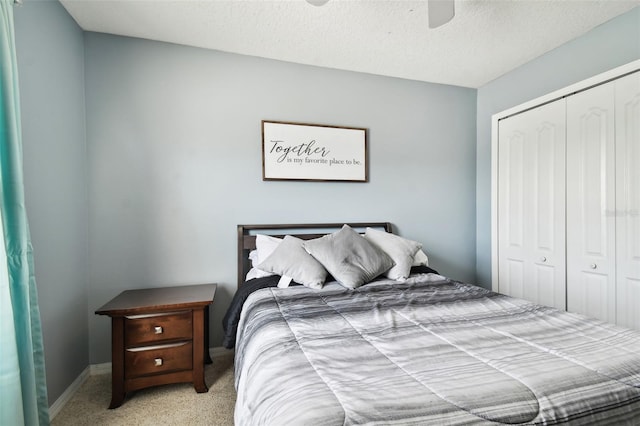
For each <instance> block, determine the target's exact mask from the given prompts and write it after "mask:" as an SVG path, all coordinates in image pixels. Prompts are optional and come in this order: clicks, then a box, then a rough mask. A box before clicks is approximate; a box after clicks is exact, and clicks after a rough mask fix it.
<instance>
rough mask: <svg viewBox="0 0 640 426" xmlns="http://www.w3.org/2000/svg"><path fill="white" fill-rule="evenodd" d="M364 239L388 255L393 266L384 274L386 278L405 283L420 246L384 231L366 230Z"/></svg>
mask: <svg viewBox="0 0 640 426" xmlns="http://www.w3.org/2000/svg"><path fill="white" fill-rule="evenodd" d="M364 238H365V239H366V240H367V241H369V242H370V243H371V244H373V245H375V246H376V247H378V248H379V249H380V250H382V251H384V252H385V253H386V254H388V255H389V257H390V258H391V259H393V261H394V262H395V265H394V266H393V267H392V268H391V269H389V270H388V271H387V272H385V276H386V277H387V278H391V279H392V280H396V281H405V280H406V279H407V278H408V277H409V274H411V266H412V265H413V261H414V256H415V255H416V253H417V252H418V250H420V248H421V247H422V244H420V243H418V242H416V241H412V240H407V239H406V238H402V237H399V236H397V235H394V234H391V233H389V232H385V231H379V230H377V229H373V228H367V229H366V231H365V233H364Z"/></svg>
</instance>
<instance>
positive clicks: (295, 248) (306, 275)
mask: <svg viewBox="0 0 640 426" xmlns="http://www.w3.org/2000/svg"><path fill="white" fill-rule="evenodd" d="M302 243H303V241H302V240H301V239H300V238H296V237H292V236H291V235H287V236H285V237H284V239H283V240H282V242H281V243H280V244H279V245H278V247H276V248H275V250H274V251H273V253H271V254H270V255H269V256H268V257H267V258H266V259H265V260H264V261H263V262H262V263H260V264H259V265H258V266H257V267H258V269H260V270H263V271H266V272H272V273H274V274H278V275H282V276H286V277H290V278H292V279H293V281H295V282H297V283H300V284H302V285H304V286H305V287H309V288H315V289H320V288H322V286H323V284H324V281H325V280H326V279H327V271H326V270H325V269H324V267H323V266H322V265H321V264H320V263H319V262H318V261H317V260H316V259H314V258H313V257H312V256H311V255H310V254H309V253H307V252H306V251H305V249H304V248H303V247H302Z"/></svg>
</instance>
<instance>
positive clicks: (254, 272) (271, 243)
mask: <svg viewBox="0 0 640 426" xmlns="http://www.w3.org/2000/svg"><path fill="white" fill-rule="evenodd" d="M281 242H282V238H276V237H272V236H270V235H264V234H256V249H255V250H251V251H250V252H249V259H250V260H251V266H252V268H251V269H250V270H249V272H248V273H247V276H246V278H245V281H249V280H251V279H253V278H264V277H270V276H272V275H275V274H273V273H271V272H266V271H263V270H261V269H259V268H257V266H258V265H259V264H260V263H262V262H264V260H265V259H266V258H267V257H269V256H270V255H271V253H273V251H274V250H275V249H276V247H278V245H279V244H280V243H281Z"/></svg>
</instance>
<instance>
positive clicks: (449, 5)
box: [307, 0, 455, 28]
mask: <svg viewBox="0 0 640 426" xmlns="http://www.w3.org/2000/svg"><path fill="white" fill-rule="evenodd" d="M307 1H308V0H307ZM428 5H429V28H437V27H439V26H440V25H444V24H446V23H447V22H449V21H450V20H452V19H453V16H454V15H455V6H454V3H453V0H428Z"/></svg>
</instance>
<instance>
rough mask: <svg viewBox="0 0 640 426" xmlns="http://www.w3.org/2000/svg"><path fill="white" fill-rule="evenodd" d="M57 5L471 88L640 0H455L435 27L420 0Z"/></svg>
mask: <svg viewBox="0 0 640 426" xmlns="http://www.w3.org/2000/svg"><path fill="white" fill-rule="evenodd" d="M61 3H62V4H63V6H64V7H65V8H66V9H67V10H68V11H69V13H70V14H71V15H72V16H73V18H74V19H75V20H76V21H77V22H78V24H79V25H80V27H82V28H83V29H84V30H86V31H96V32H103V33H110V34H118V35H124V36H131V37H140V38H145V39H151V40H160V41H166V42H171V43H177V44H184V45H189V46H197V47H203V48H208V49H216V50H221V51H225V52H234V53H240V54H244V55H252V56H260V57H264V58H272V59H278V60H283V61H289V62H296V63H301V64H309V65H317V66H322V67H328V68H336V69H343V70H351V71H360V72H366V73H371V74H379V75H386V76H393V77H400V78H407V79H413V80H422V81H429V82H434V83H443V84H453V85H458V86H465V87H474V88H477V87H480V86H482V85H484V84H486V83H488V82H489V81H491V80H493V79H495V78H497V77H499V76H500V75H502V74H504V73H506V72H508V71H510V70H512V69H514V68H516V67H518V66H519V65H522V64H524V63H525V62H528V61H529V60H531V59H533V58H535V57H537V56H540V55H541V54H543V53H545V52H547V51H549V50H552V49H553V48H555V47H557V46H559V45H561V44H563V43H565V42H567V41H569V40H571V39H573V38H576V37H578V36H580V35H582V34H584V33H585V32H587V31H589V30H590V29H592V28H594V27H595V26H597V25H599V24H602V23H604V22H606V21H608V20H610V19H612V18H614V17H615V16H617V15H620V14H622V13H624V12H627V11H628V10H630V9H632V8H633V7H636V6H637V5H639V4H640V0H602V1H595V0H584V1H583V0H456V3H455V5H456V16H455V17H454V18H453V20H452V21H451V22H449V23H448V24H445V25H444V26H442V27H439V28H436V29H429V28H428V25H427V16H428V15H427V14H428V7H427V2H426V1H424V0H423V1H415V0H330V1H329V2H328V3H327V4H325V5H324V6H320V7H317V6H312V5H310V4H309V3H307V2H306V1H304V0H286V1H271V0H178V1H168V0H107V1H105V0H61ZM638 25H640V22H639V23H638Z"/></svg>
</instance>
